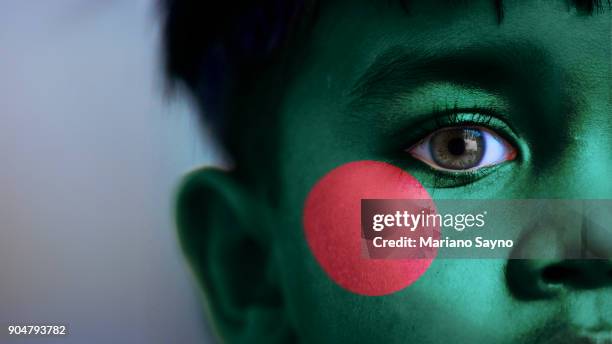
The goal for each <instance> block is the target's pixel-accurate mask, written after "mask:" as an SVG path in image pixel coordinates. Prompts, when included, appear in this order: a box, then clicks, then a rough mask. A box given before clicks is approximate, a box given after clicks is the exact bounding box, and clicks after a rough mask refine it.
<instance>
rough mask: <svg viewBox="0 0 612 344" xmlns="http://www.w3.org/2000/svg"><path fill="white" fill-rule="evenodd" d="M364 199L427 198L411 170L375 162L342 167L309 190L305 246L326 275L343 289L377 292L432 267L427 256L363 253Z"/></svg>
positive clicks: (405, 284) (406, 282)
mask: <svg viewBox="0 0 612 344" xmlns="http://www.w3.org/2000/svg"><path fill="white" fill-rule="evenodd" d="M362 199H426V200H428V201H430V202H432V201H431V197H430V196H429V194H428V193H427V191H426V190H425V189H424V188H423V186H422V185H421V184H420V183H419V182H418V181H417V180H416V179H415V178H414V177H413V176H411V175H410V174H408V173H407V172H405V171H404V170H402V169H400V168H398V167H395V166H393V165H390V164H387V163H383V162H377V161H357V162H351V163H348V164H345V165H342V166H340V167H338V168H336V169H334V170H332V171H331V172H329V173H328V174H327V175H325V176H324V177H323V178H321V179H320V180H319V181H318V182H317V184H315V186H314V187H313V188H312V190H311V192H310V193H309V195H308V197H307V199H306V203H305V207H304V218H303V221H304V230H305V235H306V240H307V241H308V246H309V247H310V249H311V251H312V253H313V255H314V256H315V258H316V260H317V262H318V263H319V264H320V265H321V267H322V268H323V270H324V271H325V273H326V274H327V275H328V276H329V277H330V278H331V279H332V280H333V281H334V282H336V283H337V284H338V285H340V286H341V287H343V288H345V289H347V290H349V291H351V292H353V293H356V294H361V295H368V296H380V295H386V294H390V293H393V292H396V291H399V290H401V289H404V288H406V287H408V286H409V285H411V284H412V283H414V282H415V281H416V280H418V279H419V278H420V277H421V276H422V275H423V274H424V273H425V271H427V269H428V268H429V266H430V265H431V262H432V258H429V259H369V258H366V257H364V255H363V254H362V252H363V251H362V249H363V247H364V240H363V238H362V231H361V200H362Z"/></svg>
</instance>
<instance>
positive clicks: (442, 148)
mask: <svg viewBox="0 0 612 344" xmlns="http://www.w3.org/2000/svg"><path fill="white" fill-rule="evenodd" d="M430 150H431V157H432V159H433V161H434V162H435V163H436V164H438V165H440V166H441V167H443V168H446V169H449V170H467V169H470V168H473V167H476V166H478V164H479V163H480V162H481V161H482V158H483V156H484V152H485V140H484V138H483V134H482V131H480V130H478V129H476V128H448V129H444V130H440V131H438V132H437V133H435V134H433V135H432V136H431V141H430Z"/></svg>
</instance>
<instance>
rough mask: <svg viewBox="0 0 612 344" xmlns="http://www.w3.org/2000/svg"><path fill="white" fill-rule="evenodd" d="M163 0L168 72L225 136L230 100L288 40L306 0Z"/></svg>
mask: <svg viewBox="0 0 612 344" xmlns="http://www.w3.org/2000/svg"><path fill="white" fill-rule="evenodd" d="M163 1H164V9H165V28H164V34H163V35H164V36H163V39H164V42H163V48H164V54H165V69H166V74H167V75H168V76H169V77H170V81H171V82H174V81H177V80H178V81H181V82H183V83H184V84H186V85H187V87H188V89H189V90H190V91H191V92H192V93H194V94H195V95H196V98H198V101H199V102H201V104H200V105H201V107H202V112H203V113H204V114H205V117H206V120H207V124H209V125H211V126H212V129H213V130H214V131H215V132H216V134H218V135H220V136H221V138H223V136H224V132H225V129H226V128H225V126H226V122H227V121H226V120H225V119H224V118H223V117H225V116H226V114H225V112H226V111H225V110H226V104H225V103H226V101H227V98H228V97H229V96H230V95H231V94H232V93H233V92H234V91H235V89H236V88H237V87H238V85H239V84H240V81H241V80H245V79H248V78H249V76H251V75H252V74H254V73H255V72H257V71H258V70H260V69H261V68H263V66H265V65H266V63H267V62H268V61H270V59H272V58H273V56H274V55H275V54H276V53H277V52H278V50H280V48H281V47H282V46H283V45H284V44H285V43H286V41H287V39H288V36H289V34H290V33H291V31H292V30H294V29H295V26H296V24H297V22H298V19H300V14H301V13H303V11H304V9H305V5H306V0H238V1H197V0H163ZM311 2H312V1H311Z"/></svg>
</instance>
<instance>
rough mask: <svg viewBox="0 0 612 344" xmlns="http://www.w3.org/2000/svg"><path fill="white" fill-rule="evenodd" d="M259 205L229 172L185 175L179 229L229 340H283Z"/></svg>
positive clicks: (285, 331) (286, 333) (286, 334)
mask: <svg viewBox="0 0 612 344" xmlns="http://www.w3.org/2000/svg"><path fill="white" fill-rule="evenodd" d="M260 211H261V204H259V203H258V202H256V201H255V200H254V197H253V196H252V195H250V194H249V193H248V192H247V190H246V188H244V187H243V186H242V185H240V184H239V183H238V181H237V180H236V179H235V178H234V177H233V176H232V175H231V174H230V173H229V172H225V171H221V170H218V169H212V168H204V169H200V170H197V171H194V172H192V173H190V174H189V175H188V176H187V177H185V179H184V181H183V183H182V185H181V187H180V190H179V193H178V198H177V225H178V230H179V238H180V242H181V245H182V247H183V250H184V252H185V255H186V256H187V258H188V260H189V262H190V263H191V266H192V268H193V271H194V273H195V274H196V276H197V278H198V279H199V281H200V282H201V283H202V285H203V288H204V292H205V294H206V299H207V302H208V307H209V308H210V314H211V316H212V318H213V320H214V322H215V325H216V327H217V329H218V331H219V332H220V334H221V335H222V337H223V338H225V339H226V340H227V342H249V343H251V342H266V343H274V342H287V341H290V340H291V338H292V336H293V331H292V329H291V326H290V325H289V323H288V320H287V317H286V316H285V314H284V313H285V310H284V302H283V299H282V297H281V292H280V289H279V283H278V279H279V275H280V273H279V272H278V269H277V268H276V264H275V262H274V260H273V257H272V255H271V254H270V252H271V251H272V250H271V248H270V247H268V245H269V244H268V243H269V240H267V238H266V237H265V236H266V230H265V228H260V227H258V226H263V224H264V223H265V221H261V220H262V219H258V218H257V217H258V216H259V215H258V214H259V213H260Z"/></svg>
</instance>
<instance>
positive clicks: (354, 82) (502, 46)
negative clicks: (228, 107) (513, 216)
mask: <svg viewBox="0 0 612 344" xmlns="http://www.w3.org/2000/svg"><path fill="white" fill-rule="evenodd" d="M503 7H504V10H503V19H502V20H501V22H499V21H498V16H497V13H496V9H495V6H494V2H493V1H485V0H483V1H469V2H459V1H458V2H456V3H453V2H449V1H412V3H411V5H410V10H409V11H408V12H406V11H405V10H404V9H402V7H401V6H400V4H399V2H398V3H396V2H394V1H371V0H353V1H335V2H331V1H330V2H322V5H321V8H320V13H319V17H318V19H317V21H316V23H315V25H314V26H313V28H312V31H311V33H310V35H309V36H308V38H307V39H305V41H304V42H302V43H300V44H299V46H300V47H299V49H300V50H299V51H296V52H295V53H294V54H293V57H292V60H291V63H290V66H291V69H290V71H289V72H287V73H290V75H291V76H292V77H291V82H290V83H289V84H285V85H284V86H283V88H284V89H283V90H282V91H283V92H282V93H279V94H282V99H281V100H280V101H279V102H280V105H279V110H278V111H279V121H280V125H279V128H280V131H279V132H276V133H274V136H275V138H274V140H275V142H277V143H276V144H277V145H278V156H279V159H278V162H279V164H278V166H277V168H278V176H279V179H278V180H276V181H275V183H276V184H275V185H273V186H269V187H270V188H272V189H274V190H275V192H277V193H278V196H279V197H280V202H279V204H280V206H279V207H278V208H276V209H274V210H273V211H272V216H270V218H272V219H273V220H271V222H270V223H271V224H270V225H269V226H268V229H267V231H266V232H269V233H271V234H269V235H267V237H266V240H265V245H266V247H265V250H267V251H268V252H272V253H273V254H271V256H272V257H273V260H274V261H275V262H274V263H270V264H271V265H273V266H274V269H272V270H274V271H275V273H273V274H272V275H273V279H275V280H276V281H277V284H278V285H279V286H281V287H279V288H280V290H281V294H282V300H283V301H282V302H281V303H282V305H283V306H282V307H283V311H282V312H283V317H284V319H290V320H287V321H288V322H289V323H290V324H291V327H293V328H294V330H295V331H296V332H297V335H298V336H299V337H300V338H303V339H304V341H305V342H316V343H319V342H333V343H342V342H364V343H365V342H379V343H396V342H397V343H399V342H408V343H413V342H414V343H417V342H418V343H477V342H482V343H529V342H534V343H547V342H554V343H559V342H562V343H563V342H571V343H574V342H582V341H580V340H582V339H584V338H586V337H588V336H589V335H585V333H587V332H588V333H591V337H589V338H591V339H593V338H596V336H600V337H599V338H603V337H601V336H603V334H605V333H607V334H608V335H609V334H610V331H612V288H611V286H612V282H610V279H612V277H610V275H609V274H610V272H609V271H610V269H611V268H610V265H609V264H607V263H608V262H607V261H605V263H604V264H603V265H601V264H600V263H601V262H598V263H595V262H582V265H579V268H578V269H586V270H589V269H591V268H594V269H600V268H601V269H607V270H606V272H604V274H606V273H607V274H608V275H607V276H608V277H609V278H608V282H607V283H604V284H600V285H598V286H597V288H568V289H567V290H565V291H563V292H561V293H558V294H556V296H554V297H547V298H544V297H542V298H539V297H524V298H522V297H521V296H520V295H517V294H516V293H513V292H511V291H510V290H509V287H508V285H509V283H514V282H513V281H512V279H517V280H521V279H529V278H532V279H533V278H535V279H537V278H538V277H537V276H539V275H541V273H542V269H543V268H544V266H545V265H546V263H542V262H535V261H534V262H524V263H521V264H520V267H519V268H517V269H515V270H513V272H512V273H507V272H508V271H507V269H506V267H507V264H508V261H507V260H503V259H488V260H485V259H481V260H479V259H471V260H452V259H440V260H434V261H433V263H432V265H431V267H430V268H429V270H428V271H427V272H426V273H425V274H424V275H423V276H422V277H421V278H420V279H419V280H418V281H417V282H415V283H414V284H412V285H411V286H410V287H408V288H406V289H403V290H401V291H399V292H396V293H393V294H390V295H386V296H381V297H369V296H361V295H357V294H354V293H350V292H348V291H346V290H344V289H343V288H341V287H339V286H338V285H337V284H335V283H334V282H333V281H332V280H331V279H330V278H329V277H328V276H327V275H326V273H325V272H324V271H323V270H322V269H321V267H320V266H319V265H318V263H317V261H316V259H315V258H314V256H313V254H312V253H311V251H310V249H309V246H308V244H307V242H306V240H305V236H304V232H303V222H302V221H303V209H304V201H305V199H306V197H307V196H308V194H309V192H310V191H311V189H312V188H313V186H314V185H315V183H316V182H317V181H318V180H319V179H320V178H321V177H322V176H324V175H325V174H327V173H328V172H329V171H331V170H333V169H334V168H336V167H338V166H340V165H342V164H345V163H348V162H351V161H359V160H376V161H385V162H389V163H391V164H393V165H395V166H398V167H400V168H402V169H404V170H406V171H408V172H409V173H411V174H412V175H413V176H415V177H416V178H417V179H418V180H419V181H420V182H421V184H422V185H423V186H424V187H425V188H426V189H427V191H428V192H429V194H430V195H431V196H432V197H433V198H434V199H531V198H540V199H551V198H561V199H610V198H612V181H611V180H610V169H611V167H612V154H611V153H610V147H612V121H611V117H610V116H611V113H612V112H611V111H612V107H611V102H610V97H611V95H612V93H611V92H612V91H611V90H612V88H611V85H610V81H611V73H610V72H611V69H610V68H611V54H610V47H611V16H610V12H609V11H608V10H605V11H602V12H600V13H597V12H596V13H594V14H592V15H589V14H586V13H584V12H583V11H581V10H577V9H576V8H575V7H574V6H573V5H571V4H569V2H567V1H561V0H559V1H556V0H550V1H505V2H504V5H503ZM448 109H454V112H456V113H459V114H456V115H454V116H453V117H452V118H449V116H440V113H442V112H444V111H446V110H448ZM475 114H476V115H475ZM462 125H463V126H464V127H474V126H477V127H485V128H487V129H488V130H489V132H490V133H491V135H493V136H494V137H499V138H501V140H502V141H504V142H506V143H507V145H508V146H507V147H505V149H507V150H508V151H512V150H514V151H515V155H516V157H515V158H513V159H511V158H507V159H505V160H508V161H501V160H499V161H497V162H498V163H499V164H497V165H496V166H495V167H490V166H489V167H482V168H479V167H475V168H474V167H473V168H471V169H470V171H467V172H466V171H462V170H461V169H459V168H456V166H455V167H453V166H454V165H452V162H448V161H447V162H446V164H447V166H446V169H447V171H443V170H442V169H441V168H440V166H439V164H438V162H436V161H434V162H432V161H431V160H429V161H428V162H424V161H423V160H427V159H422V157H419V156H415V154H414V152H411V151H410V149H411V148H413V147H414V145H415V143H419V142H420V140H421V139H423V138H425V137H427V136H428V135H429V134H431V133H432V132H435V131H436V130H438V129H441V128H445V127H455V128H461V127H462ZM430 144H433V143H430ZM483 149H484V148H483ZM510 155H511V154H506V155H503V154H502V156H507V157H509V156H510ZM440 159H442V158H440ZM440 163H442V164H443V163H444V162H440ZM467 163H469V162H466V164H467ZM449 166H450V167H449ZM266 168H268V169H271V168H273V167H270V166H267V167H266ZM449 169H450V170H452V171H450V172H449V171H448V170H449ZM262 173H263V172H262ZM515 239H518V238H515ZM244 258H245V259H246V258H247V257H244ZM606 264H607V265H606ZM602 266H603V267H602ZM533 276H536V277H533ZM533 287H534V288H537V283H536V284H534V286H533ZM527 288H529V287H527ZM561 288H564V286H561ZM524 292H525V293H527V294H529V291H524ZM534 295H535V294H534ZM213 297H215V295H212V296H211V298H213ZM216 309H217V308H216V306H214V305H213V313H215V312H216ZM213 315H214V314H213ZM257 316H258V315H255V317H257ZM259 316H261V317H263V318H266V317H267V316H269V315H259ZM269 325H270V324H269ZM589 331H591V332H589ZM593 333H595V334H593ZM580 336H586V337H584V338H583V337H580ZM607 338H608V339H607V340H608V341H607V342H612V337H607ZM585 342H586V341H585Z"/></svg>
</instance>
